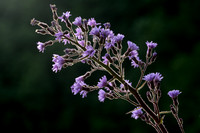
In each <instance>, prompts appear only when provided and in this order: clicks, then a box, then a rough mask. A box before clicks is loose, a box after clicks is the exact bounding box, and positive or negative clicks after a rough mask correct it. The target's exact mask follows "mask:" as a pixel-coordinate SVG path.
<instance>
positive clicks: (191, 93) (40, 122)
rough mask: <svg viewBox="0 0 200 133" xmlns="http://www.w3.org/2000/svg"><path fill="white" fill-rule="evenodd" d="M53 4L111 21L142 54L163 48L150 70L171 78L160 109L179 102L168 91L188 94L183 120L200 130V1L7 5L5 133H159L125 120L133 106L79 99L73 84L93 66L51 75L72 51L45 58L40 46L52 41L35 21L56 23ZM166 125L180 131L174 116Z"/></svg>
mask: <svg viewBox="0 0 200 133" xmlns="http://www.w3.org/2000/svg"><path fill="white" fill-rule="evenodd" d="M50 3H52V4H53V3H54V4H56V5H57V7H58V13H59V15H61V14H62V12H64V11H66V10H69V11H71V13H72V15H73V16H72V17H71V19H72V20H73V19H74V18H75V17H77V16H82V17H84V18H90V17H95V19H96V20H97V21H98V22H100V23H104V22H108V21H109V22H110V23H111V28H112V29H113V30H114V32H115V33H122V34H124V35H125V39H124V45H126V41H127V40H132V41H134V42H135V43H136V44H138V45H139V46H140V55H141V56H144V54H145V52H146V46H145V42H146V41H147V40H148V41H151V40H152V41H154V42H157V43H158V44H159V45H158V47H157V49H156V51H157V53H158V58H157V61H156V63H154V64H153V65H152V66H151V67H149V70H148V72H157V71H158V72H160V73H162V74H163V76H164V79H163V81H162V85H161V87H162V98H161V101H160V107H161V109H162V110H164V109H165V110H168V109H169V105H170V104H171V102H172V101H171V99H170V98H169V97H168V96H167V92H168V91H169V90H171V89H180V90H181V91H182V94H181V95H180V97H179V101H180V114H179V115H180V117H182V118H183V119H184V128H185V131H186V132H187V133H197V132H199V131H200V127H199V125H200V110H199V109H200V107H199V104H200V98H199V95H200V87H199V72H200V71H199V65H200V36H199V35H200V32H199V30H200V15H199V13H200V10H199V8H200V1H199V0H137V1H136V0H135V1H134V0H55V1H54V0H0V31H1V32H0V58H1V59H0V70H1V72H0V132H1V133H10V132H13V131H15V132H16V131H17V132H27V133H47V132H54V133H69V132H72V131H73V132H78V131H79V130H81V131H82V132H87V133H108V132H109V133H112V132H115V133H122V132H126V133H140V132H154V129H153V128H152V127H150V126H148V125H146V124H145V123H144V122H142V121H141V120H134V119H131V118H130V115H126V114H125V113H126V112H128V111H130V110H131V109H133V107H132V106H131V105H130V104H128V103H126V102H125V101H121V100H114V101H109V100H106V101H105V103H100V102H99V101H98V98H97V96H98V95H97V92H93V93H91V94H90V93H89V94H88V97H87V98H85V99H82V98H81V96H79V95H77V96H73V94H72V93H71V90H70V86H71V85H72V84H73V82H74V78H75V77H77V76H79V75H82V74H84V72H85V71H87V70H88V69H89V68H88V67H87V66H86V65H84V64H77V65H75V66H73V67H69V68H67V69H63V70H62V71H61V72H59V73H57V74H55V73H53V72H52V71H51V65H52V62H51V58H52V54H53V53H57V54H63V52H62V50H63V48H64V47H63V45H61V44H56V45H54V46H53V47H48V48H47V50H46V51H45V53H44V54H42V53H39V52H38V50H37V48H36V42H37V41H42V42H44V41H47V40H49V39H50V38H49V36H41V35H38V34H36V33H35V32H34V31H35V29H36V28H37V27H32V26H30V20H31V19H32V18H33V17H34V18H36V19H38V20H41V21H44V22H48V23H50V21H51V20H52V15H51V11H50V8H49V4H50ZM129 65H130V64H128V65H127V66H126V67H127V69H126V74H127V75H126V77H127V79H130V80H131V81H132V82H133V84H134V85H135V82H134V81H136V80H137V79H138V77H139V73H138V72H137V70H134V69H133V68H132V67H130V66H129ZM96 76H98V77H101V76H102V75H99V74H96ZM94 78H95V77H94ZM96 80H98V79H96ZM88 82H90V81H89V80H88ZM95 82H96V81H95ZM146 90H147V87H146V88H145V89H144V90H142V93H145V91H146ZM143 96H144V95H143ZM165 125H166V127H167V128H168V130H169V131H170V132H173V133H175V132H179V130H178V126H177V123H176V121H175V119H174V118H173V117H172V115H167V116H166V117H165Z"/></svg>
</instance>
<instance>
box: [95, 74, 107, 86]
mask: <svg viewBox="0 0 200 133" xmlns="http://www.w3.org/2000/svg"><path fill="white" fill-rule="evenodd" d="M107 85H108V82H107V77H106V76H105V75H104V76H103V77H102V78H101V79H100V80H99V82H98V84H97V86H98V87H99V88H103V87H106V86H107Z"/></svg>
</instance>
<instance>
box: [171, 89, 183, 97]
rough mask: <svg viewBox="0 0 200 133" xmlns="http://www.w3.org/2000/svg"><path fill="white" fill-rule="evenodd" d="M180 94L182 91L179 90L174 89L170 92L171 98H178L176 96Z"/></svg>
mask: <svg viewBox="0 0 200 133" xmlns="http://www.w3.org/2000/svg"><path fill="white" fill-rule="evenodd" d="M179 94H181V92H180V91H179V90H172V91H169V92H168V95H169V96H170V97H171V98H176V97H178V95H179Z"/></svg>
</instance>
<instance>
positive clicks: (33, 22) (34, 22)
mask: <svg viewBox="0 0 200 133" xmlns="http://www.w3.org/2000/svg"><path fill="white" fill-rule="evenodd" d="M39 22H40V21H38V20H36V19H35V18H33V19H31V25H32V26H35V25H38V24H39Z"/></svg>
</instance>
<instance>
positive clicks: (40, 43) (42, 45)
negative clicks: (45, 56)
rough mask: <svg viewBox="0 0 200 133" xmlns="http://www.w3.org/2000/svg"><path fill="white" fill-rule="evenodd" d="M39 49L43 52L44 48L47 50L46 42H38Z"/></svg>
mask: <svg viewBox="0 0 200 133" xmlns="http://www.w3.org/2000/svg"><path fill="white" fill-rule="evenodd" d="M37 45H38V46H37V49H38V50H39V52H42V53H44V50H45V43H42V42H37Z"/></svg>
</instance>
